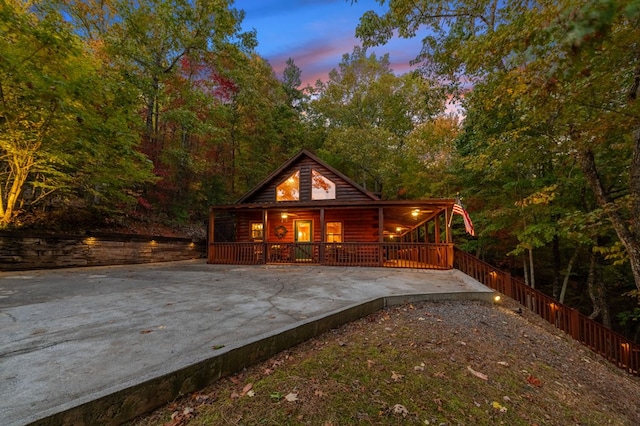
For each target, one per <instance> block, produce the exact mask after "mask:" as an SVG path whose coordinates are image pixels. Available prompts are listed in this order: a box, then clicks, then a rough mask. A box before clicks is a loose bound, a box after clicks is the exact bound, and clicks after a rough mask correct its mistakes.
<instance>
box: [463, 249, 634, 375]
mask: <svg viewBox="0 0 640 426" xmlns="http://www.w3.org/2000/svg"><path fill="white" fill-rule="evenodd" d="M454 256H455V261H454V267H455V268H456V269H459V270H460V271H462V272H464V273H465V274H467V275H469V276H471V277H473V278H475V279H476V280H478V281H480V282H481V283H482V284H484V285H486V286H487V287H490V288H492V289H494V290H496V291H498V292H500V293H502V294H504V295H505V296H508V297H510V298H512V299H515V300H516V301H518V302H520V304H522V305H523V306H525V307H526V308H528V309H530V310H532V311H533V312H535V313H536V314H538V315H540V316H541V317H542V318H544V319H545V320H547V321H548V322H550V323H551V324H553V325H554V326H555V327H557V328H559V329H560V330H562V331H564V332H565V333H567V334H569V335H570V336H571V337H573V338H574V339H575V340H577V341H579V342H580V343H582V344H584V345H585V346H587V347H588V348H589V349H591V350H592V351H594V352H596V353H598V354H600V355H601V356H603V357H604V358H606V359H608V360H609V361H611V362H612V363H614V364H615V365H617V366H618V367H620V368H622V369H624V370H626V371H627V372H629V373H631V374H633V375H635V376H638V375H640V345H638V344H636V343H634V342H632V341H631V340H629V339H627V338H625V337H624V336H622V335H620V334H618V333H616V332H615V331H612V330H610V329H608V328H606V327H604V326H603V325H602V324H600V323H598V322H596V321H594V320H592V319H590V318H588V317H587V316H585V315H583V314H581V313H580V312H578V310H577V309H573V308H570V307H568V306H565V305H563V304H561V303H558V302H557V301H555V300H554V299H553V298H551V297H549V296H547V295H545V294H544V293H542V292H540V291H538V290H535V289H532V288H531V287H529V286H528V285H527V284H525V282H524V281H523V280H521V279H519V278H514V277H512V276H511V274H509V273H508V272H504V271H501V270H499V269H497V268H495V267H493V266H491V265H489V264H488V263H486V262H483V261H482V260H480V259H478V258H477V257H475V256H472V255H470V254H468V253H465V252H463V251H461V250H458V249H456V250H455V253H454Z"/></svg>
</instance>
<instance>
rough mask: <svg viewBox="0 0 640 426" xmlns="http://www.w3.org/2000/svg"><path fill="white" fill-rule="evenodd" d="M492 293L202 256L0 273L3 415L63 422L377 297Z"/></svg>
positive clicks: (440, 275)
mask: <svg viewBox="0 0 640 426" xmlns="http://www.w3.org/2000/svg"><path fill="white" fill-rule="evenodd" d="M491 293H492V291H491V290H490V289H488V288H487V287H484V286H483V285H481V284H480V283H478V282H477V281H475V280H473V279H471V278H469V277H468V276H466V275H464V274H462V273H461V272H459V271H456V270H452V271H426V270H401V269H389V268H345V267H320V266H312V265H307V266H299V265H281V266H268V265H267V266H265V265H260V266H237V265H208V264H206V263H204V262H203V261H201V260H198V261H185V262H171V263H161V264H150V265H126V266H110V267H92V268H74V269H61V270H48V271H22V272H3V273H0V419H2V423H3V424H5V425H25V424H30V423H33V422H38V423H40V424H53V423H56V422H61V420H59V419H60V418H58V420H51V422H49V423H47V421H46V419H47V418H50V417H51V416H54V415H56V413H61V412H65V411H66V410H70V409H74V407H78V406H81V405H83V404H85V405H86V404H89V403H91V401H95V400H97V399H100V398H104V397H105V396H108V395H111V394H114V393H117V392H120V393H122V392H123V391H126V389H128V388H131V387H132V386H136V385H138V384H140V383H145V382H148V381H150V380H153V379H156V378H158V377H162V376H166V375H168V374H170V373H171V372H175V371H178V370H180V369H184V368H185V367H187V366H189V365H194V364H197V363H199V362H202V361H203V360H207V359H209V358H211V357H215V356H218V355H219V354H222V353H224V352H225V351H227V350H232V349H234V348H238V347H242V346H244V345H248V344H249V343H250V342H254V341H256V339H258V338H263V337H264V336H268V335H272V334H277V333H281V332H282V331H283V330H290V329H294V328H296V327H299V326H300V325H301V324H307V323H308V322H309V321H311V320H312V319H317V318H322V317H323V316H325V315H329V314H333V313H336V312H340V311H341V310H344V309H347V308H349V307H353V306H357V305H359V304H362V303H365V302H368V301H371V300H374V299H380V298H390V297H391V298H395V299H394V300H396V301H397V302H400V301H402V300H420V299H429V298H433V299H452V298H454V299H463V298H477V299H483V300H488V299H489V298H490V295H491ZM294 343H295V342H294ZM187 390H188V389H187ZM102 409H103V410H104V408H102ZM106 415H107V414H105V416H106Z"/></svg>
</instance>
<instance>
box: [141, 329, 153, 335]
mask: <svg viewBox="0 0 640 426" xmlns="http://www.w3.org/2000/svg"><path fill="white" fill-rule="evenodd" d="M152 331H153V330H142V331H141V332H140V334H149V333H151V332H152Z"/></svg>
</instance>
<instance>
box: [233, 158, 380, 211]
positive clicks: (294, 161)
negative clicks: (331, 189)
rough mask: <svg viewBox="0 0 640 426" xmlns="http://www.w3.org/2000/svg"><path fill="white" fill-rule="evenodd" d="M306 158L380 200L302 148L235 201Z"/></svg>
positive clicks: (245, 198) (247, 197) (246, 198)
mask: <svg viewBox="0 0 640 426" xmlns="http://www.w3.org/2000/svg"><path fill="white" fill-rule="evenodd" d="M306 159H309V160H311V161H312V162H313V163H316V164H317V165H318V166H320V167H322V168H325V169H327V170H328V171H330V172H331V173H333V174H334V175H336V176H337V177H339V178H340V179H342V180H343V181H344V182H346V184H347V185H349V186H350V187H351V188H352V189H353V190H355V191H356V192H358V193H359V194H361V195H362V196H364V197H365V198H367V199H370V200H373V201H378V200H380V198H379V197H378V196H376V195H375V194H373V193H371V192H369V191H367V190H366V189H364V188H363V187H361V186H360V185H358V184H357V183H355V182H354V181H353V180H352V179H350V178H349V177H347V176H346V175H344V174H343V173H341V172H340V171H338V170H336V169H335V168H333V167H331V166H330V165H328V164H327V163H325V162H324V161H322V160H321V159H320V158H318V157H316V156H315V155H314V154H312V153H311V152H309V151H307V150H305V149H303V150H301V151H300V152H298V153H297V154H296V155H294V156H293V157H291V158H290V159H289V160H287V161H286V162H285V163H284V164H282V165H281V166H280V167H279V168H278V169H276V170H275V171H274V172H273V173H271V174H270V175H269V176H267V177H266V178H265V179H263V180H262V181H261V182H260V183H258V184H257V185H256V186H255V187H254V188H253V189H251V190H250V191H249V192H247V193H246V194H244V195H243V196H242V197H240V198H239V199H238V200H237V201H236V204H243V203H247V202H248V201H249V200H251V199H252V198H253V197H254V196H255V195H257V194H259V193H261V192H262V191H263V190H265V189H266V188H267V187H268V186H269V185H271V184H272V183H273V181H274V179H276V178H277V177H278V176H280V175H281V174H282V173H283V172H284V171H286V170H288V169H290V168H292V167H295V166H296V165H297V164H299V163H301V162H303V161H305V160H306Z"/></svg>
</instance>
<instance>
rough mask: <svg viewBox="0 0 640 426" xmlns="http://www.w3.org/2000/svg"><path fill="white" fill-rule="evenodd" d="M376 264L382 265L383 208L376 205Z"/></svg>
mask: <svg viewBox="0 0 640 426" xmlns="http://www.w3.org/2000/svg"><path fill="white" fill-rule="evenodd" d="M378 243H379V245H380V246H379V247H378V265H379V266H384V250H383V245H384V209H383V208H382V207H378Z"/></svg>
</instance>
